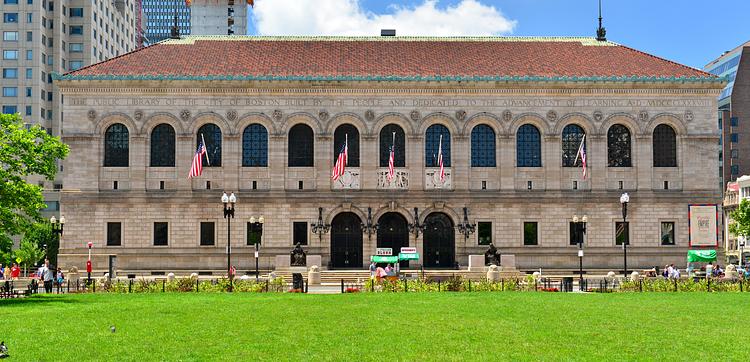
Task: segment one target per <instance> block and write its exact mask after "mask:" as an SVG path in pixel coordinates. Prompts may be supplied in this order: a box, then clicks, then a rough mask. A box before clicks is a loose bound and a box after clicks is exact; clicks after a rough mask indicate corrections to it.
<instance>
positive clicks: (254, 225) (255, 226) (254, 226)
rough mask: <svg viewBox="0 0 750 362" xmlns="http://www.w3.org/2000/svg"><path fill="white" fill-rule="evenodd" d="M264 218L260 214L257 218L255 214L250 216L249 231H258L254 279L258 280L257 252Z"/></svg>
mask: <svg viewBox="0 0 750 362" xmlns="http://www.w3.org/2000/svg"><path fill="white" fill-rule="evenodd" d="M264 222H265V219H264V218H263V215H261V216H260V217H259V218H258V220H257V221H256V220H255V216H252V217H250V231H252V232H255V233H258V234H260V235H258V237H259V238H258V241H257V242H256V243H255V281H258V276H259V273H258V253H259V252H260V240H261V239H260V238H261V237H262V236H263V223H264Z"/></svg>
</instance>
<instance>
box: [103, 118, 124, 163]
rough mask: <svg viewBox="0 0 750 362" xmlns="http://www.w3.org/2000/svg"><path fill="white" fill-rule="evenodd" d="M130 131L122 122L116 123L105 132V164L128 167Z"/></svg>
mask: <svg viewBox="0 0 750 362" xmlns="http://www.w3.org/2000/svg"><path fill="white" fill-rule="evenodd" d="M129 143H130V141H129V133H128V128H127V127H125V125H124V124H122V123H115V124H113V125H111V126H109V128H107V132H105V134H104V166H105V167H128V159H129V150H130V145H129Z"/></svg>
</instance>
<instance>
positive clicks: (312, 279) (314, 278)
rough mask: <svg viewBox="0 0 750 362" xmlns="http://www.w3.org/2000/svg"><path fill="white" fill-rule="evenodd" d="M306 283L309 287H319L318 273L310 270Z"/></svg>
mask: <svg viewBox="0 0 750 362" xmlns="http://www.w3.org/2000/svg"><path fill="white" fill-rule="evenodd" d="M307 283H308V284H310V285H320V272H319V271H312V270H311V271H309V272H307Z"/></svg>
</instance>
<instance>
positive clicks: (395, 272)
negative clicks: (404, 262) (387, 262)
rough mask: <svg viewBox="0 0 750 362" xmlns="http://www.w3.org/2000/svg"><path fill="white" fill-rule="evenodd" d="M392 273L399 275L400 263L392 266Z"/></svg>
mask: <svg viewBox="0 0 750 362" xmlns="http://www.w3.org/2000/svg"><path fill="white" fill-rule="evenodd" d="M393 272H394V274H396V275H399V274H400V273H401V263H395V264H393Z"/></svg>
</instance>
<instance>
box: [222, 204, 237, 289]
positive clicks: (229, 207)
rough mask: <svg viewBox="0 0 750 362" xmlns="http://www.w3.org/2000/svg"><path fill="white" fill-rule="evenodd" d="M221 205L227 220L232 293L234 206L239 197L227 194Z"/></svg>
mask: <svg viewBox="0 0 750 362" xmlns="http://www.w3.org/2000/svg"><path fill="white" fill-rule="evenodd" d="M221 203H222V204H224V218H225V219H227V278H229V291H232V288H233V287H234V286H233V285H232V277H233V275H232V242H231V240H232V237H231V223H232V219H234V206H235V204H236V203H237V197H236V196H234V192H232V193H231V195H229V196H227V193H226V192H225V193H224V194H223V195H221Z"/></svg>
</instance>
